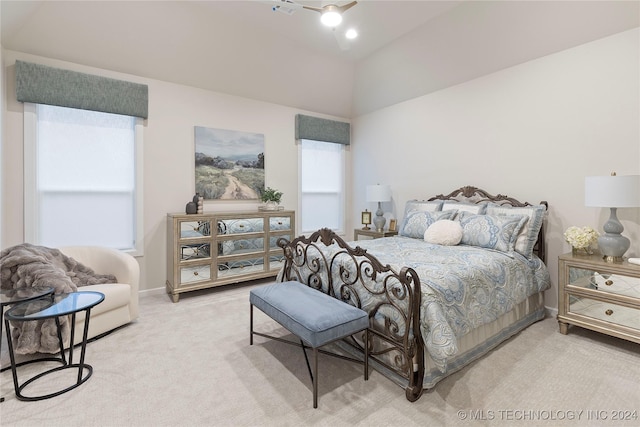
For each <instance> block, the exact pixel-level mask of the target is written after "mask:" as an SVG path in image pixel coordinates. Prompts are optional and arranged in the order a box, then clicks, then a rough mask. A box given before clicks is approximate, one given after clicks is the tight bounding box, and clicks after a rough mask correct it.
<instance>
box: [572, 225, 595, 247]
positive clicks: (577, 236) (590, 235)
mask: <svg viewBox="0 0 640 427" xmlns="http://www.w3.org/2000/svg"><path fill="white" fill-rule="evenodd" d="M599 236H600V233H598V232H597V231H596V230H594V229H593V228H591V227H588V226H585V227H576V226H572V227H569V228H567V230H566V231H565V232H564V238H565V239H566V240H567V242H569V244H570V245H571V247H573V248H576V249H588V248H590V247H591V245H593V244H594V243H595V242H597V241H598V237H599Z"/></svg>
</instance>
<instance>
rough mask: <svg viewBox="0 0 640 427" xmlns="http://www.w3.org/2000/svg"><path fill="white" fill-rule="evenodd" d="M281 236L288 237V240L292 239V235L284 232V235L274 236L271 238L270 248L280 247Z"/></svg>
mask: <svg viewBox="0 0 640 427" xmlns="http://www.w3.org/2000/svg"><path fill="white" fill-rule="evenodd" d="M280 238H284V239H287V240H288V241H291V240H292V239H291V236H290V235H288V234H283V235H282V236H272V237H271V238H270V239H269V248H270V249H280V246H278V239H280Z"/></svg>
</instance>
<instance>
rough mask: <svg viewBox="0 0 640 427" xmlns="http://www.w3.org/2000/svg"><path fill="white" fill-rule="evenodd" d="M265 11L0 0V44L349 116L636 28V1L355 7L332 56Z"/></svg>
mask: <svg viewBox="0 0 640 427" xmlns="http://www.w3.org/2000/svg"><path fill="white" fill-rule="evenodd" d="M273 3H274V2H273V1H269V0H263V1H116V0H108V1H57V0H56V1H11V0H2V2H1V4H0V18H1V25H2V28H1V39H0V42H1V43H2V46H3V48H4V49H8V50H13V51H18V52H24V53H28V54H33V55H38V56H44V57H50V58H55V59H60V60H64V61H68V62H73V63H78V64H83V65H87V66H92V67H97V68H102V69H107V70H113V71H118V72H123V73H128V74H133V75H137V76H143V77H148V78H152V79H158V80H163V81H167V82H174V83H179V84H184V85H189V86H194V87H198V88H204V89H208V90H213V91H217V92H222V93H227V94H232V95H237V96H243V97H247V98H252V99H257V100H261V101H266V102H272V103H277V104H282V105H287V106H292V107H295V108H300V109H304V110H308V111H314V112H318V113H324V114H329V115H334V116H339V117H346V118H348V117H354V116H357V115H361V114H365V113H367V112H371V111H375V110H376V109H379V108H383V107H386V106H388V105H392V104H394V103H397V102H401V101H403V100H406V99H410V98H413V97H416V96H420V95H424V94H426V93H430V92H433V91H435V90H439V89H442V88H444V87H447V86H451V85H454V84H458V83H461V82H463V81H466V80H470V79H473V78H476V77H479V76H482V75H485V74H488V73H491V72H495V71H497V70H499V69H503V68H507V67H510V66H513V65H517V64H519V63H523V62H526V61H529V60H532V59H535V58H538V57H541V56H545V55H548V54H551V53H554V52H558V51H560V50H564V49H567V48H571V47H574V46H577V45H580V44H583V43H586V42H589V41H592V40H595V39H598V38H601V37H605V36H608V35H611V34H615V33H617V32H620V31H625V30H627V29H631V28H635V27H638V26H639V25H640V23H639V21H640V7H639V6H640V2H639V1H468V2H461V1H376V0H360V1H359V2H358V4H357V5H356V6H355V7H353V8H351V9H349V10H348V11H347V12H345V14H344V22H343V24H342V25H341V26H340V27H339V28H338V32H340V31H344V30H345V29H346V28H348V27H354V28H356V29H357V30H358V32H359V33H360V36H359V37H358V39H356V40H355V41H353V42H351V43H350V45H349V48H348V50H344V49H343V47H344V46H342V47H341V44H343V45H344V43H342V41H340V43H338V40H336V34H334V33H333V32H332V31H331V30H330V29H328V28H325V27H322V25H321V24H320V22H319V16H320V15H319V14H318V13H316V12H313V11H309V10H298V11H296V12H295V13H294V14H293V15H287V14H284V13H279V12H272V11H271V5H272V4H273ZM299 3H304V4H307V5H313V6H320V5H322V4H325V3H327V2H320V1H301V2H299ZM336 3H338V4H344V3H347V2H346V1H337V2H336ZM337 36H341V34H337Z"/></svg>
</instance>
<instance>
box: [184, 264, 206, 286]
mask: <svg viewBox="0 0 640 427" xmlns="http://www.w3.org/2000/svg"><path fill="white" fill-rule="evenodd" d="M207 280H211V265H209V264H207V265H195V266H190V267H180V284H186V283H195V282H202V281H207Z"/></svg>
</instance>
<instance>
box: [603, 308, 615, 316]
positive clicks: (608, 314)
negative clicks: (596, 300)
mask: <svg viewBox="0 0 640 427" xmlns="http://www.w3.org/2000/svg"><path fill="white" fill-rule="evenodd" d="M604 314H606V315H607V316H611V315H612V314H613V310H611V309H608V310H607V311H605V312H604Z"/></svg>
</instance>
